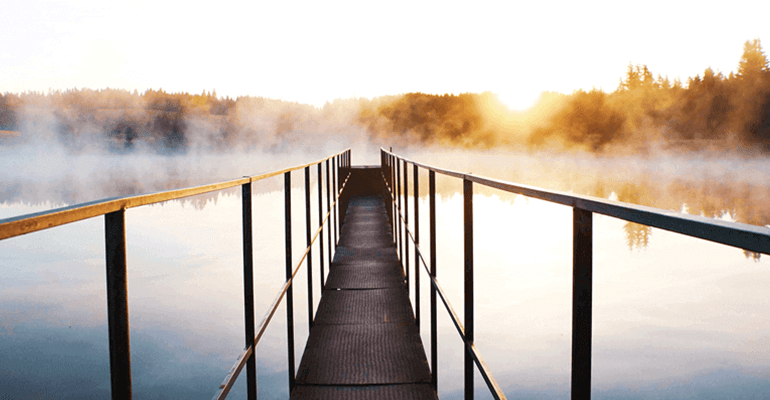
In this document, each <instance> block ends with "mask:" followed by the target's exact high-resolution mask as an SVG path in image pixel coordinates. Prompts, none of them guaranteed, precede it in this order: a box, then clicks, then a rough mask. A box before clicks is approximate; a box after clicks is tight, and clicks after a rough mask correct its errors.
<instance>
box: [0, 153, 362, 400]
mask: <svg viewBox="0 0 770 400" xmlns="http://www.w3.org/2000/svg"><path fill="white" fill-rule="evenodd" d="M350 160H351V157H350V149H347V150H344V151H342V152H340V153H337V154H333V155H331V156H329V157H326V158H323V159H321V160H318V161H314V162H311V163H307V164H303V165H299V166H295V167H290V168H285V169H282V170H278V171H273V172H268V173H264V174H259V175H254V176H246V177H243V178H240V179H234V180H230V181H226V182H219V183H213V184H208V185H202V186H197V187H191V188H184V189H175V190H168V191H163V192H158V193H150V194H142V195H131V196H122V197H113V198H109V199H104V200H98V201H92V202H87V203H82V204H77V205H73V206H68V207H62V208H58V209H53V210H48V211H43V212H39V213H33V214H27V215H21V216H15V217H11V218H6V219H2V220H0V240H3V239H8V238H12V237H16V236H20V235H24V234H27V233H32V232H36V231H40V230H44V229H48V228H52V227H56V226H60V225H65V224H69V223H72V222H76V221H80V220H83V219H87V218H92V217H97V216H101V215H104V217H105V242H106V267H107V314H108V328H109V342H110V380H111V392H112V398H113V399H131V398H132V396H133V394H132V387H131V361H130V360H131V357H130V339H129V329H128V288H127V279H126V278H127V274H126V245H125V210H126V209H128V208H134V207H139V206H143V205H149V204H155V203H159V202H164V201H169V200H176V199H181V198H184V197H188V196H193V195H198V194H203V193H208V192H213V191H217V190H222V189H228V188H232V187H235V186H241V187H242V191H243V192H242V193H243V199H242V201H243V204H242V213H243V256H244V314H245V337H246V345H245V350H244V351H243V353H241V355H240V356H239V357H238V359H237V360H236V362H235V364H234V366H233V368H231V370H230V371H229V373H228V375H227V377H226V378H225V382H224V383H223V384H222V385H220V388H219V391H218V393H217V394H216V395H215V398H224V397H225V396H226V395H227V393H228V392H229V390H230V388H231V387H232V384H233V383H234V381H235V379H236V378H237V376H238V374H239V373H240V371H241V370H242V369H243V367H244V366H246V367H247V375H248V382H247V386H248V388H247V391H248V399H249V400H254V399H256V393H257V392H256V357H255V353H254V351H253V349H254V348H255V347H256V345H257V343H258V342H259V340H260V338H261V337H262V335H263V333H264V332H265V329H266V328H267V325H268V324H269V323H270V321H271V319H272V317H273V315H274V314H275V311H276V309H277V307H278V305H279V304H280V302H281V301H282V300H283V298H284V296H286V298H287V303H288V304H287V322H288V324H287V336H288V337H289V346H288V351H289V365H290V368H289V386H290V389H291V387H292V386H293V384H294V368H293V363H294V360H293V356H294V354H293V351H294V344H293V336H294V323H293V305H292V304H293V303H292V301H293V300H292V299H293V295H292V281H293V280H294V277H295V276H296V274H297V272H298V271H299V268H300V267H301V266H302V264H303V263H304V262H305V260H306V259H307V260H308V263H307V264H308V308H309V309H308V314H309V323H310V324H311V326H312V315H313V310H312V308H313V302H312V286H311V285H312V272H311V268H312V264H311V249H312V244H313V243H314V242H315V240H316V238H318V237H319V236H321V235H322V232H323V230H324V226H325V225H326V223H327V221H328V222H329V223H333V224H334V227H333V230H334V237H335V238H334V240H335V243H334V247H335V248H336V240H337V226H336V224H337V220H338V216H337V213H339V207H338V205H337V203H338V201H339V198H340V196H341V193H342V191H343V190H344V187H345V184H346V183H347V179H348V177H349V176H350V175H349V168H350ZM330 161H331V163H332V170H331V173H330V170H329V163H330ZM323 163H325V164H326V192H327V193H326V205H327V213H326V216H325V217H324V218H322V203H323V196H322V193H321V192H322V191H323V186H322V184H321V181H322V179H323V174H322V168H321V166H322V164H323ZM313 165H317V166H318V189H319V193H318V202H319V204H318V212H319V227H318V229H317V230H316V232H315V234H314V235H313V237H312V240H311V232H310V229H311V228H310V199H309V198H310V189H309V188H310V167H311V166H313ZM300 169H304V170H305V199H306V202H305V204H306V230H307V235H306V236H307V247H306V248H305V252H304V254H303V255H302V257H301V259H300V261H299V263H298V264H297V266H296V268H293V269H292V262H291V245H292V243H291V241H292V238H291V172H292V171H297V170H300ZM343 171H344V172H346V177H345V180H344V182H343V183H342V184H341V185H340V184H338V183H339V182H338V175H341V174H340V173H341V172H343ZM281 174H283V175H284V191H285V195H286V204H285V212H286V266H287V270H286V274H287V276H286V278H287V279H286V282H285V283H284V285H283V286H282V287H281V290H280V291H279V293H278V295H277V296H276V299H275V300H274V301H273V303H272V305H271V307H270V309H269V310H268V312H267V313H266V315H265V317H264V318H263V320H262V322H261V323H260V325H259V329H257V330H256V332H255V329H254V289H253V276H254V275H253V254H252V251H253V246H252V235H251V230H252V215H251V184H252V183H253V182H256V181H259V180H263V179H267V178H270V177H274V176H278V175H281ZM332 176H333V183H332V182H330V180H332ZM339 178H340V180H341V178H342V176H339ZM330 183H331V187H330ZM332 189H333V190H334V191H335V192H336V194H335V195H334V197H333V198H334V202H330V192H331V190H332ZM332 219H333V220H332ZM331 231H332V227H331V226H330V227H329V228H327V232H328V234H329V251H328V262H329V265H331V260H332V242H331ZM320 255H321V287H322V288H323V283H324V282H323V261H324V260H323V258H324V253H323V236H321V245H320Z"/></svg>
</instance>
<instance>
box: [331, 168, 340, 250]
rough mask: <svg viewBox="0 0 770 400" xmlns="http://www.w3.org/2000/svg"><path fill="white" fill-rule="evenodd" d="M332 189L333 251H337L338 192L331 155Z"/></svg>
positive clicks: (335, 172) (335, 171)
mask: <svg viewBox="0 0 770 400" xmlns="http://www.w3.org/2000/svg"><path fill="white" fill-rule="evenodd" d="M332 189H334V193H333V194H332V201H333V202H334V207H333V209H332V217H334V222H333V227H334V251H335V252H336V251H337V194H338V193H339V192H338V191H337V156H334V157H332Z"/></svg>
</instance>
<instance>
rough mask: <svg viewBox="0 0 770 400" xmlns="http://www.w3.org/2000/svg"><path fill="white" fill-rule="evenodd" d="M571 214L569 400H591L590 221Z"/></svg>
mask: <svg viewBox="0 0 770 400" xmlns="http://www.w3.org/2000/svg"><path fill="white" fill-rule="evenodd" d="M592 216H593V215H592V213H591V212H590V211H586V210H581V209H579V208H573V210H572V399H573V400H577V399H581V400H582V399H590V398H591V312H592V310H591V309H592V297H593V295H592V282H593V266H592V263H593V260H592V257H593V220H592V219H593V218H592Z"/></svg>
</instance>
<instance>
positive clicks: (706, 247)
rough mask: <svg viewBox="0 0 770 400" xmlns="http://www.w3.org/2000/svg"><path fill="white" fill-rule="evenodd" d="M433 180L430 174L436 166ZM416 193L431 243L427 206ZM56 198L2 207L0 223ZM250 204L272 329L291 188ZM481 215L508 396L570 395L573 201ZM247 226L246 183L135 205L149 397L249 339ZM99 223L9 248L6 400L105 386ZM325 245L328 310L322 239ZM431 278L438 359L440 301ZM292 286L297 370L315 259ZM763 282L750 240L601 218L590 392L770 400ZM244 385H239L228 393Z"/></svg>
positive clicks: (299, 234)
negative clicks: (726, 240)
mask: <svg viewBox="0 0 770 400" xmlns="http://www.w3.org/2000/svg"><path fill="white" fill-rule="evenodd" d="M354 161H355V160H354ZM410 178H411V175H410ZM271 179H273V180H275V181H274V182H272V183H269V185H273V186H274V187H275V186H277V187H280V185H281V183H282V177H277V178H271ZM421 179H422V181H423V182H427V175H426V174H424V175H422V176H421ZM438 179H439V182H438V185H439V187H440V188H441V189H440V196H439V201H438V204H437V208H438V210H437V215H438V227H437V228H438V238H437V246H438V276H439V280H440V282H441V283H442V285H443V287H444V288H445V290H446V291H447V293H448V296H449V299H450V301H451V302H452V304H453V305H454V308H455V310H456V311H457V312H458V313H459V314H460V316H461V317H462V293H463V292H462V288H463V285H462V259H463V254H462V229H461V228H462V196H461V194H460V190H461V182H459V181H457V180H453V179H450V178H443V177H439V178H438ZM293 180H294V182H295V184H298V186H297V187H296V188H295V189H294V190H293V199H292V204H293V211H292V213H293V216H294V225H293V233H294V248H293V253H294V260H295V262H296V261H297V260H298V259H299V257H300V255H301V253H302V251H303V248H304V242H305V237H304V236H305V232H304V193H303V190H302V187H300V186H299V183H300V182H302V174H301V173H295V174H293ZM256 185H259V183H257V184H255V186H256ZM314 186H315V185H312V187H314ZM314 189H315V188H314ZM423 193H425V190H424V189H423ZM613 194H614V195H615V196H617V194H615V193H609V194H607V196H608V197H611V196H613ZM312 195H313V197H311V199H313V200H316V199H317V193H315V191H313V193H312ZM203 203H205V206H203V207H201V205H202V204H203ZM419 203H420V210H421V227H423V231H422V234H421V236H422V239H423V240H422V242H423V246H424V247H425V248H427V227H428V215H427V199H426V198H424V197H422V198H421V199H420V201H419ZM313 204H314V205H313V211H314V212H313V213H312V218H313V221H314V223H316V222H317V204H316V203H313ZM47 207H48V206H46V205H45V204H43V205H37V206H35V205H24V204H20V203H15V204H4V205H2V206H0V218H6V217H9V216H12V215H18V214H25V213H30V212H35V211H39V210H41V209H45V208H47ZM324 207H325V206H324ZM253 209H254V214H255V230H254V245H255V268H256V272H255V274H256V276H257V279H256V281H255V290H256V300H257V301H256V304H257V310H256V314H257V321H260V320H261V318H262V316H263V315H264V313H265V311H266V310H267V307H268V305H269V304H270V302H271V301H272V300H273V298H274V296H275V294H276V293H277V291H278V290H279V288H280V286H281V284H282V282H283V277H284V250H283V193H282V192H281V191H268V192H265V193H260V194H256V195H255V196H254V198H253ZM413 210H414V207H413V203H411V202H410V212H411V213H412V215H413ZM474 212H475V215H474V222H475V255H476V258H475V270H476V294H477V298H476V339H477V345H478V347H479V348H480V350H481V352H482V355H483V356H484V358H485V360H486V361H487V363H488V364H489V366H490V367H491V369H492V371H493V373H494V374H495V377H496V379H497V380H498V382H499V383H500V385H501V386H502V387H503V388H504V389H505V391H506V393H507V394H508V396H509V397H511V398H518V397H524V398H555V399H556V398H560V399H561V398H563V399H566V398H568V397H569V374H570V329H571V276H572V275H571V263H572V250H571V248H572V237H571V221H572V211H571V209H570V208H568V207H563V206H558V205H552V204H548V203H545V202H542V201H537V200H533V199H526V198H524V197H522V196H512V195H508V194H506V193H501V192H487V191H481V192H480V193H477V194H476V196H475V197H474ZM726 217H728V218H729V215H728V216H726ZM240 223H241V222H240V197H239V195H238V194H237V193H228V194H224V195H221V196H218V197H213V198H212V197H209V198H203V199H199V201H198V202H197V203H195V202H189V201H188V202H186V203H182V202H179V201H176V202H168V203H164V204H162V205H154V206H147V207H141V208H137V209H130V210H128V211H127V212H126V224H127V233H126V236H127V248H128V276H129V282H128V287H129V311H130V324H131V355H132V369H133V386H134V393H135V397H136V398H149V399H156V398H157V399H161V398H179V399H182V398H184V399H188V398H201V399H209V398H211V396H212V395H213V394H214V392H215V391H216V390H217V388H218V385H219V383H220V382H221V381H222V379H223V378H224V376H225V375H226V373H227V371H228V370H229V368H230V366H231V365H232V363H233V361H234V360H235V358H236V357H237V355H238V353H239V352H240V351H241V349H242V348H243V341H244V339H243V334H242V331H243V308H242V307H243V306H242V302H243V294H242V292H243V283H242V270H241V268H242V259H241V258H242V255H241V251H242V250H241V231H240ZM103 225H104V222H103V219H102V218H95V219H90V220H85V221H80V222H77V223H74V224H70V225H67V226H63V227H57V228H54V229H50V230H46V231H42V232H37V233H33V234H28V235H25V236H21V237H17V238H13V239H8V240H4V241H2V242H0V265H2V268H1V269H0V310H2V313H0V377H2V378H1V379H0V394H3V395H6V394H7V395H8V396H10V397H11V398H13V399H16V398H18V399H26V398H63V399H64V398H73V399H74V398H78V399H82V398H106V397H108V396H109V391H110V386H109V351H108V338H107V326H106V312H107V311H106V307H107V306H106V304H107V302H106V293H105V292H106V283H105V270H104V227H103ZM640 244H642V245H640ZM644 244H646V245H644ZM410 251H412V253H410V260H411V261H410V262H411V263H412V266H413V262H414V256H413V254H414V253H413V250H410ZM313 254H314V257H315V263H314V280H315V282H314V289H315V293H316V299H315V304H316V305H317V302H318V299H317V296H318V285H319V284H318V281H317V280H318V273H319V271H318V252H317V245H316V246H315V247H314V251H313ZM412 271H413V270H412ZM412 273H413V272H412ZM422 276H423V279H422V285H421V293H422V296H421V314H422V318H423V320H422V321H423V322H422V324H423V330H422V333H423V341H424V344H425V346H426V353H427V356H428V358H429V359H430V332H429V328H428V327H429V321H430V319H429V315H430V309H429V299H430V296H429V286H428V284H427V279H425V274H424V273H423V275H422ZM412 282H414V280H412ZM295 285H296V286H295V288H296V289H295V300H294V301H295V324H296V337H297V340H296V342H297V343H296V351H297V365H298V364H299V360H300V359H301V354H302V350H303V348H304V343H305V340H306V338H307V298H306V287H307V282H306V271H305V269H304V267H303V269H302V270H301V271H300V273H299V274H298V280H297V281H296V284H295ZM767 287H770V263H768V261H767V257H762V258H760V259H759V260H755V259H754V258H751V257H749V258H747V257H745V256H744V254H743V252H742V251H741V250H740V249H734V248H729V247H726V246H721V245H716V244H712V243H708V242H704V241H701V240H697V239H692V238H688V237H684V236H681V235H676V234H673V233H669V232H665V231H661V230H658V229H641V228H639V227H634V226H628V225H627V224H626V223H625V222H624V221H620V220H617V219H613V218H609V217H603V216H599V215H595V216H594V319H593V321H594V339H593V345H594V347H593V371H592V372H593V388H594V397H595V398H640V399H657V398H693V397H695V398H701V397H704V398H705V397H713V398H727V397H729V398H734V397H741V396H742V398H764V397H765V396H764V394H766V393H767V392H768V391H770V351H768V349H770V318H768V317H767V316H766V310H767V309H768V306H770V291H768V290H767ZM411 290H412V293H414V287H412V289H411ZM413 301H414V298H413ZM442 309H443V308H442V307H441V306H440V305H439V332H440V335H439V360H440V366H439V379H440V381H439V394H440V396H441V397H442V398H459V397H461V393H462V392H461V391H462V351H461V349H462V344H461V342H460V341H459V339H458V337H457V333H456V331H455V328H454V326H453V325H452V324H451V322H450V320H449V318H448V317H447V316H446V313H445V312H444V311H442ZM285 315H286V314H285V308H283V307H281V309H279V311H278V312H277V313H276V316H275V318H274V320H273V322H272V323H271V325H270V328H269V329H268V332H267V334H266V336H265V337H264V338H263V342H261V344H260V346H259V348H258V364H259V368H258V369H259V372H258V373H259V376H258V379H259V393H260V397H261V398H286V397H287V396H288V378H287V371H286V365H287V364H286V357H287V356H286V340H285V337H286V319H285V318H286V317H285ZM476 387H477V390H478V391H479V396H478V397H479V398H487V397H488V395H487V394H486V393H487V392H486V389H485V385H484V383H483V380H482V379H481V378H480V377H479V376H477V379H476ZM244 392H245V390H244V382H243V381H241V380H239V382H238V384H237V385H236V388H235V389H234V391H233V392H232V393H231V398H236V399H237V398H244V397H245V396H244ZM738 395H740V396H738Z"/></svg>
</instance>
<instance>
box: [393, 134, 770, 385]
mask: <svg viewBox="0 0 770 400" xmlns="http://www.w3.org/2000/svg"><path fill="white" fill-rule="evenodd" d="M380 155H381V159H380V160H381V165H382V168H383V170H382V172H383V173H382V175H383V179H384V180H385V182H386V184H387V186H388V190H389V191H390V199H389V201H390V202H391V212H392V213H393V215H395V214H398V218H393V221H392V223H393V229H392V232H393V235H394V237H393V241H394V243H396V244H397V245H398V247H399V255H401V254H402V251H401V249H402V247H405V246H404V245H403V243H404V239H406V240H409V239H411V240H412V242H414V248H415V265H416V263H417V262H418V261H417V260H418V258H419V260H420V261H421V262H422V264H423V267H424V268H425V269H426V270H428V265H427V263H426V262H425V259H424V257H423V254H422V250H421V249H420V246H419V232H418V231H417V229H419V225H417V223H416V229H415V233H414V234H412V231H411V230H410V229H409V225H408V214H407V212H408V210H407V209H406V208H405V210H404V211H405V213H404V214H406V215H403V214H402V213H401V194H402V190H401V188H402V185H401V164H402V163H403V166H404V167H403V169H404V172H403V177H404V184H403V188H404V191H403V192H404V193H403V196H404V203H406V201H407V195H408V183H407V176H408V175H407V165H408V164H412V168H413V172H414V193H415V196H414V207H415V213H417V211H418V202H417V198H418V196H419V195H418V186H417V179H418V173H417V171H418V169H419V168H422V169H425V170H428V171H429V179H430V182H429V192H430V193H429V205H430V224H431V226H430V230H431V240H430V270H429V271H428V274H429V276H430V278H431V283H432V284H431V314H432V315H431V341H432V343H431V348H432V352H431V353H432V360H431V369H432V370H433V385H434V389H435V388H436V386H437V377H436V366H437V363H438V361H437V356H436V352H437V345H436V342H437V333H436V329H437V327H436V322H435V318H436V317H435V314H436V294H437V293H438V295H439V296H440V297H441V300H442V302H443V303H444V306H445V307H446V309H447V312H448V313H449V316H450V317H451V319H452V322H453V323H454V325H455V327H456V328H457V331H458V333H459V335H460V337H461V338H462V339H463V342H464V343H465V347H466V352H465V398H466V399H472V398H473V369H472V364H470V361H471V359H472V360H473V361H474V362H475V363H476V365H477V367H478V368H479V372H480V373H481V375H482V377H483V378H484V380H485V381H486V383H487V386H488V388H489V390H490V392H491V393H492V395H493V396H494V397H495V398H497V399H503V398H505V395H504V393H503V392H502V390H500V387H499V385H497V383H496V382H495V380H494V378H493V377H492V374H491V371H489V368H488V367H487V365H486V364H485V363H484V361H483V359H482V358H481V356H480V354H479V353H478V350H477V349H476V347H475V343H474V341H473V322H474V321H473V183H474V182H475V183H478V184H481V185H484V186H488V187H492V188H496V189H500V190H503V191H507V192H510V193H515V194H520V195H524V196H527V197H533V198H537V199H541V200H545V201H549V202H552V203H557V204H562V205H566V206H570V207H572V208H573V299H572V304H573V306H572V311H573V312H572V377H571V382H572V391H571V394H572V398H573V399H590V396H591V330H592V325H591V320H592V297H593V293H592V290H593V288H592V281H593V271H592V263H593V260H592V247H593V221H592V216H593V213H598V214H602V215H607V216H611V217H615V218H619V219H623V220H626V221H630V222H635V223H639V224H643V225H648V226H652V227H656V228H660V229H664V230H668V231H671V232H675V233H680V234H684V235H688V236H693V237H696V238H700V239H704V240H709V241H712V242H716V243H720V244H725V245H728V246H733V247H738V248H741V249H744V250H749V251H752V252H756V253H763V254H770V229H768V228H766V227H760V226H755V225H748V224H743V223H737V222H730V221H723V220H717V219H712V218H707V217H702V216H696V215H689V214H683V213H678V212H673V211H667V210H661V209H657V208H653V207H647V206H640V205H635V204H629V203H622V202H618V201H611V200H605V199H600V198H596V197H591V196H584V195H577V194H570V193H565V192H559V191H554V190H547V189H543V188H538V187H533V186H527V185H520V184H515V183H511V182H506V181H502V180H498V179H492V178H486V177H481V176H476V175H472V174H464V173H460V172H456V171H451V170H447V169H442V168H437V167H434V166H430V165H427V164H422V163H419V162H416V161H413V160H409V159H407V158H404V157H401V156H398V155H396V154H395V153H393V152H392V151H387V150H385V149H381V154H380ZM436 173H439V174H442V175H446V176H450V177H455V178H459V179H462V180H463V202H464V230H465V268H464V269H465V279H464V281H465V296H464V306H465V325H463V324H462V323H461V322H460V319H459V317H458V316H457V314H456V313H455V312H454V309H453V308H452V306H451V305H450V304H449V302H448V300H447V298H446V295H445V293H444V291H443V289H442V288H441V285H440V284H439V282H438V280H437V279H436V249H435V246H436V245H435V239H436V234H435V223H436V221H435V218H436V217H435V214H436V213H435V174H436ZM415 217H417V214H415ZM415 222H416V220H415ZM402 225H403V226H404V231H405V232H406V238H403V237H402V233H401V226H402ZM401 260H402V261H406V264H405V265H404V267H405V269H406V276H407V277H408V276H409V261H408V252H407V257H403V256H401ZM418 274H419V268H415V278H416V279H417V282H419V275H418ZM407 279H408V278H407ZM419 290H420V289H419V284H418V285H415V291H416V293H415V300H416V303H417V304H416V308H417V309H419V307H420V305H419V299H420V296H419ZM418 315H419V314H418ZM417 318H419V316H418V317H417ZM418 324H419V322H418Z"/></svg>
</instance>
